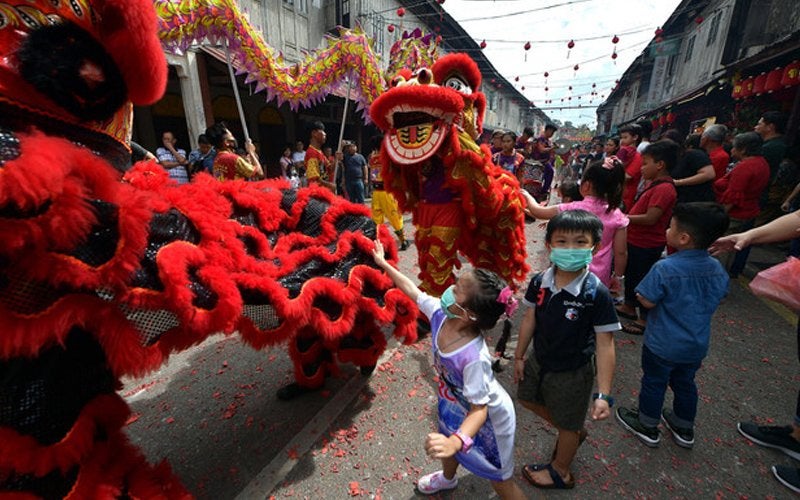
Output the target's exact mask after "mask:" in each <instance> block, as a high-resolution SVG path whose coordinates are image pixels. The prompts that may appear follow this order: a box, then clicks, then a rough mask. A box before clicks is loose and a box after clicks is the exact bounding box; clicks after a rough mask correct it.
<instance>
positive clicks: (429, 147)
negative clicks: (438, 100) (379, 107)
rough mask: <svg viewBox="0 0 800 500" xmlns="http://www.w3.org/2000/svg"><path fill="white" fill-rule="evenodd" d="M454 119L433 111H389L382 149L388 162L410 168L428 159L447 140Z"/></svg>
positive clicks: (410, 109) (430, 109) (451, 114)
mask: <svg viewBox="0 0 800 500" xmlns="http://www.w3.org/2000/svg"><path fill="white" fill-rule="evenodd" d="M454 117H455V116H454V115H453V113H444V112H443V111H441V110H437V109H435V108H423V109H412V108H410V107H408V106H402V107H401V108H400V109H397V108H395V109H393V110H391V111H390V113H389V114H388V116H387V119H388V121H389V122H390V123H391V124H392V128H391V129H390V130H389V133H387V134H386V136H385V137H384V146H385V147H386V150H387V152H388V153H389V156H390V157H391V159H392V161H395V162H397V163H399V164H411V163H417V162H420V161H423V160H426V159H428V158H430V157H431V156H432V155H433V154H434V153H436V151H437V150H438V149H439V147H440V146H441V145H442V143H444V141H445V139H446V138H447V132H448V129H449V127H450V125H451V123H452V121H453V119H454Z"/></svg>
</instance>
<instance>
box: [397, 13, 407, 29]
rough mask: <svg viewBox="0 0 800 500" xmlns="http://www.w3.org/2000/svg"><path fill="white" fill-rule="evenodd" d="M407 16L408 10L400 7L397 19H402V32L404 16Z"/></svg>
mask: <svg viewBox="0 0 800 500" xmlns="http://www.w3.org/2000/svg"><path fill="white" fill-rule="evenodd" d="M405 15H406V9H404V8H402V7H400V8H399V9H397V17H399V18H400V32H401V33H402V32H403V16H405Z"/></svg>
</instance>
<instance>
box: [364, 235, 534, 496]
mask: <svg viewBox="0 0 800 500" xmlns="http://www.w3.org/2000/svg"><path fill="white" fill-rule="evenodd" d="M373 256H374V257H375V263H376V264H377V265H378V266H379V267H381V268H382V269H383V270H385V271H386V273H387V274H388V275H389V276H390V277H391V278H392V280H393V281H394V284H395V286H397V287H398V288H399V289H400V290H402V291H403V292H404V293H405V294H406V295H408V296H409V297H410V298H412V299H413V300H414V301H415V302H416V303H417V305H418V306H419V309H420V311H422V313H423V314H425V315H426V316H427V317H428V319H429V320H430V324H431V332H432V339H431V340H432V348H433V349H432V350H433V361H434V367H435V368H436V372H437V375H438V378H439V390H438V393H439V394H438V397H439V432H438V433H431V434H428V436H427V438H426V440H425V451H426V453H427V454H428V456H429V457H431V458H438V459H441V461H442V470H440V471H437V472H434V473H432V474H428V475H426V476H423V477H421V478H420V479H419V480H418V481H417V489H418V490H419V491H420V492H421V493H425V494H428V495H430V494H433V493H437V492H439V491H442V490H449V489H453V488H455V487H456V486H457V485H458V478H457V477H456V470H457V469H458V466H459V465H463V466H464V468H466V469H467V470H469V471H470V472H472V473H473V474H475V475H476V476H479V477H482V478H485V479H488V480H490V481H491V482H492V487H493V488H494V490H495V491H496V492H497V494H498V495H499V496H500V498H504V499H505V498H514V499H517V498H525V497H524V495H523V493H522V490H521V489H520V488H519V486H518V485H517V484H516V483H515V482H514V479H513V475H514V431H515V428H516V414H515V413H514V403H513V402H512V401H511V398H510V397H509V395H508V393H507V392H506V391H505V389H503V387H502V386H501V385H500V383H499V382H498V381H497V380H496V379H495V378H494V372H493V371H492V361H493V359H492V357H491V355H490V354H489V349H488V348H487V347H486V343H485V342H484V339H483V336H482V335H481V331H482V330H488V329H491V328H492V327H493V326H494V325H495V324H496V323H497V320H498V319H500V316H502V315H503V314H506V315H508V316H510V315H511V314H512V313H513V312H514V309H516V300H515V299H514V298H513V295H512V292H511V289H510V288H509V287H508V286H507V285H506V283H505V282H504V281H503V280H502V279H501V278H499V277H498V276H497V275H496V274H494V273H492V272H491V271H487V270H485V269H472V270H469V271H466V272H463V273H461V275H460V276H459V277H458V279H457V280H456V284H455V285H454V286H451V287H450V288H448V289H447V290H446V291H445V292H444V294H443V295H442V297H441V299H438V298H435V297H431V296H430V295H428V294H426V293H424V292H422V291H421V290H420V289H419V288H417V286H416V285H415V284H414V283H413V282H412V281H411V280H410V279H409V278H408V277H406V276H405V275H403V274H402V273H401V272H400V271H398V270H397V269H395V268H394V267H393V266H392V265H391V264H389V263H388V262H386V259H385V258H384V250H383V245H382V244H381V243H380V241H377V240H376V241H375V248H374V250H373Z"/></svg>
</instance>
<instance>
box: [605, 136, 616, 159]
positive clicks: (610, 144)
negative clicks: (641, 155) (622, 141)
mask: <svg viewBox="0 0 800 500" xmlns="http://www.w3.org/2000/svg"><path fill="white" fill-rule="evenodd" d="M617 151H619V137H617V136H614V137H609V138H608V140H607V141H606V145H605V146H604V147H603V158H608V157H609V156H616V155H617Z"/></svg>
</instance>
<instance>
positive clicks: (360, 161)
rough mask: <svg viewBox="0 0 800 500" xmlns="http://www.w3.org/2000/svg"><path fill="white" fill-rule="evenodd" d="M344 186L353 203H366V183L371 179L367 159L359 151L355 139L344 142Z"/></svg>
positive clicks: (348, 197)
mask: <svg viewBox="0 0 800 500" xmlns="http://www.w3.org/2000/svg"><path fill="white" fill-rule="evenodd" d="M342 163H343V164H344V169H343V175H344V187H345V190H346V191H347V199H348V200H350V201H351V202H353V203H359V204H362V203H364V192H365V186H364V185H365V184H366V182H367V179H369V172H368V171H367V160H366V159H364V157H363V156H362V155H361V154H359V153H358V146H356V143H355V142H353V141H345V143H344V160H343V162H342Z"/></svg>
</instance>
